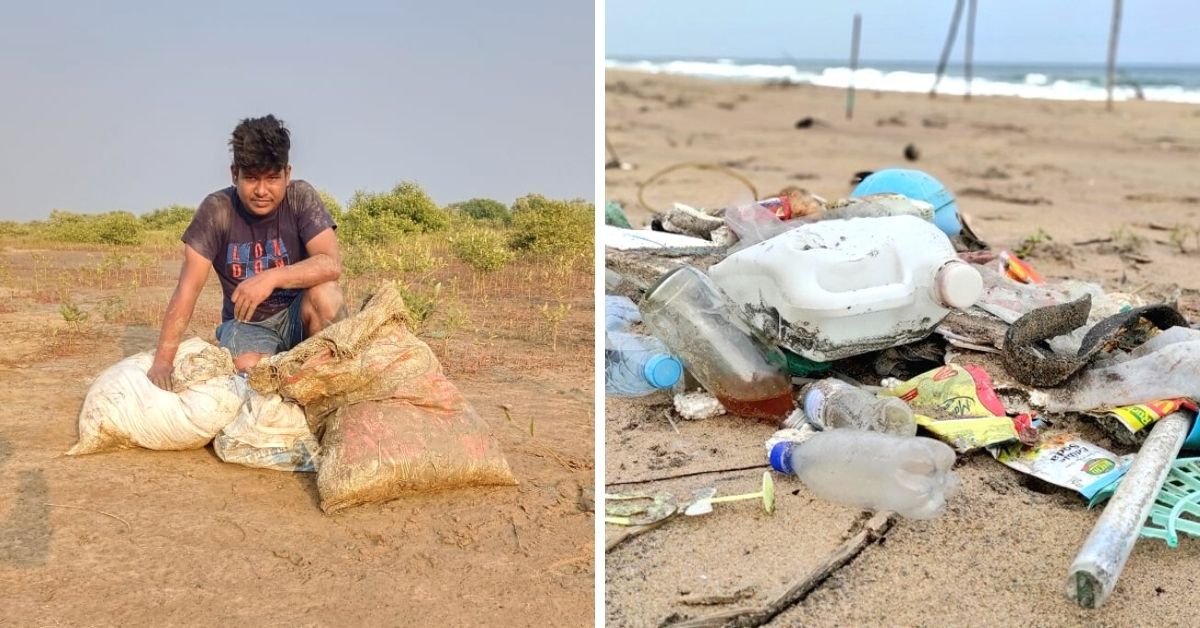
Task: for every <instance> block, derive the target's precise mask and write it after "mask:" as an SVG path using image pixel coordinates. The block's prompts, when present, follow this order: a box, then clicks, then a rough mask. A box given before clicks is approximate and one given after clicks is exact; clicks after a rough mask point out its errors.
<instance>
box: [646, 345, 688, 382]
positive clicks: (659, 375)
mask: <svg viewBox="0 0 1200 628" xmlns="http://www.w3.org/2000/svg"><path fill="white" fill-rule="evenodd" d="M642 375H644V376H645V377H646V381H648V382H650V385H651V386H654V387H655V388H670V387H672V386H674V385H675V382H677V381H679V378H680V377H683V364H680V362H679V360H677V359H676V358H675V357H673V356H670V355H667V354H665V353H660V354H658V355H656V356H654V357H652V358H650V359H649V360H646V366H645V367H643V368H642Z"/></svg>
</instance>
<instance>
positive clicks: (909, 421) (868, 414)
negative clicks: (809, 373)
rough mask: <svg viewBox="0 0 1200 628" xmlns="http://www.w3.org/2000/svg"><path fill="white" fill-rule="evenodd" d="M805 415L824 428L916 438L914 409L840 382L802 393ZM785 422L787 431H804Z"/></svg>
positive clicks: (827, 382) (811, 386) (816, 384)
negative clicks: (790, 428)
mask: <svg viewBox="0 0 1200 628" xmlns="http://www.w3.org/2000/svg"><path fill="white" fill-rule="evenodd" d="M800 398H801V399H802V400H803V401H802V402H801V403H802V407H803V409H804V415H805V416H806V417H807V418H808V420H809V421H810V422H812V423H815V424H817V425H819V426H821V427H823V428H826V429H828V428H850V429H857V430H870V431H873V432H884V433H886V434H895V435H896V436H916V435H917V422H916V418H915V417H914V416H913V411H912V408H910V407H908V404H907V403H904V401H902V400H901V399H899V398H897V397H876V396H875V395H872V394H871V393H869V392H867V391H865V390H862V389H861V388H856V387H854V386H851V385H850V384H847V383H846V382H843V381H841V380H836V379H823V380H820V381H816V382H813V383H811V384H809V385H807V386H805V387H804V388H803V389H801V391H800ZM790 421H791V419H789V420H788V422H785V423H784V425H785V426H787V427H800V426H798V425H791V424H789V422H790Z"/></svg>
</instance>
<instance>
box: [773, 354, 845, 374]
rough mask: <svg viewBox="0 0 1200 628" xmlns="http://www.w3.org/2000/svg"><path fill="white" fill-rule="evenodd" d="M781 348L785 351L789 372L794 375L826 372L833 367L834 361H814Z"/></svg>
mask: <svg viewBox="0 0 1200 628" xmlns="http://www.w3.org/2000/svg"><path fill="white" fill-rule="evenodd" d="M780 349H781V350H782V351H783V355H784V356H786V357H787V369H788V373H790V374H791V375H792V376H794V377H808V376H809V375H816V374H817V373H824V372H826V371H828V370H829V369H831V368H833V362H814V361H812V360H810V359H808V358H806V357H804V356H801V355H797V354H795V353H792V352H791V351H788V350H787V349H783V348H782V347H780Z"/></svg>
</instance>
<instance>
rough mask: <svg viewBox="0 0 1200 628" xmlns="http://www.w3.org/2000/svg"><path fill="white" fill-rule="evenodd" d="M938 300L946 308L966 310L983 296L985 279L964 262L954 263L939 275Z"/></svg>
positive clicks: (943, 269)
mask: <svg viewBox="0 0 1200 628" xmlns="http://www.w3.org/2000/svg"><path fill="white" fill-rule="evenodd" d="M936 281H937V296H938V300H940V301H941V302H942V304H943V305H945V306H946V307H953V308H958V309H960V310H965V309H967V308H969V307H971V306H972V305H975V302H976V301H978V300H979V297H980V296H982V295H983V277H981V276H980V275H979V271H977V270H975V269H974V268H971V267H970V266H968V265H967V264H966V263H964V262H957V261H952V262H949V263H947V264H946V265H945V266H942V268H941V269H940V270H938V274H937V280H936Z"/></svg>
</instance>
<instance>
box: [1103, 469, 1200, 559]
mask: <svg viewBox="0 0 1200 628" xmlns="http://www.w3.org/2000/svg"><path fill="white" fill-rule="evenodd" d="M1119 483H1120V482H1114V483H1113V484H1111V485H1109V486H1106V487H1104V489H1103V490H1102V491H1100V492H1099V493H1097V494H1096V497H1095V499H1093V500H1092V502H1091V504H1089V505H1090V506H1095V505H1096V504H1098V503H1100V502H1102V501H1106V500H1108V498H1109V497H1111V496H1112V494H1113V491H1115V490H1116V488H1117V485H1118V484H1119ZM1180 532H1182V533H1184V534H1187V535H1188V536H1192V537H1196V538H1200V458H1180V459H1178V460H1176V461H1175V463H1174V464H1172V465H1171V471H1170V472H1169V473H1168V474H1167V481H1166V482H1165V483H1163V487H1162V490H1160V491H1159V492H1158V496H1157V497H1155V499H1154V505H1152V506H1151V507H1150V516H1149V517H1148V518H1147V519H1146V523H1145V524H1144V525H1143V526H1142V532H1141V536H1142V538H1147V539H1162V540H1163V541H1166V543H1167V546H1169V547H1177V546H1178V545H1179V533H1180Z"/></svg>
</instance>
